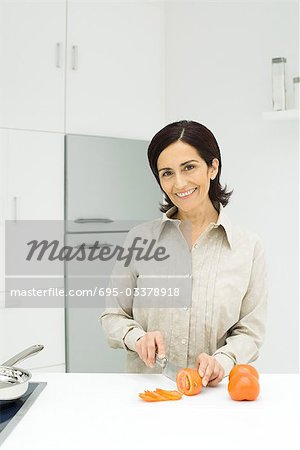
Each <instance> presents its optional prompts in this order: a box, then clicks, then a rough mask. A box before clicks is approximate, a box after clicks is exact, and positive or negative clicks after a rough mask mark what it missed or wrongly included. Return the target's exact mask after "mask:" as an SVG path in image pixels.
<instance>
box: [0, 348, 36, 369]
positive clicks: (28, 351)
mask: <svg viewBox="0 0 300 450" xmlns="http://www.w3.org/2000/svg"><path fill="white" fill-rule="evenodd" d="M43 348H44V346H43V345H32V346H31V347H28V348H26V349H25V350H23V351H22V352H20V353H18V354H17V355H15V356H13V357H12V358H10V359H8V360H7V361H5V362H4V363H3V364H2V366H14V365H15V364H16V363H18V362H20V361H23V360H24V359H27V358H29V356H32V355H34V354H35V353H38V352H40V351H41V350H43Z"/></svg>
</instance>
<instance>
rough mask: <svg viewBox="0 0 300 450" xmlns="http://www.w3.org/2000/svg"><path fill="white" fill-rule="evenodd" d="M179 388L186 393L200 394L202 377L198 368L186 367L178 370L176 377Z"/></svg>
mask: <svg viewBox="0 0 300 450" xmlns="http://www.w3.org/2000/svg"><path fill="white" fill-rule="evenodd" d="M176 383H177V387H178V390H179V391H180V392H182V393H183V394H184V395H196V394H200V392H201V390H202V378H201V377H200V375H199V372H198V370H197V369H191V368H186V369H182V370H180V371H179V372H178V374H177V377H176Z"/></svg>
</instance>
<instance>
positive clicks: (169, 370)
mask: <svg viewBox="0 0 300 450" xmlns="http://www.w3.org/2000/svg"><path fill="white" fill-rule="evenodd" d="M155 364H156V365H157V366H158V367H161V368H162V369H163V371H162V374H163V375H165V376H166V377H168V378H170V379H171V380H172V381H175V383H176V375H177V372H178V371H179V370H180V368H179V367H177V366H175V365H174V364H172V363H171V362H170V361H169V360H168V358H159V357H158V355H156V359H155Z"/></svg>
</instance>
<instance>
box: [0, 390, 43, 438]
mask: <svg viewBox="0 0 300 450" xmlns="http://www.w3.org/2000/svg"><path fill="white" fill-rule="evenodd" d="M46 384H47V383H45V382H40V383H38V382H37V383H29V384H28V389H27V391H26V392H25V394H24V395H22V397H20V398H18V399H16V400H0V445H1V444H2V443H3V441H4V439H6V438H7V436H8V435H9V433H10V432H11V431H12V430H13V428H14V427H15V426H16V425H17V423H18V422H19V421H20V420H21V419H22V417H23V416H24V414H25V413H26V412H27V411H28V409H29V408H30V406H31V405H32V404H33V403H34V401H35V400H36V399H37V397H38V395H39V394H40V393H41V392H42V390H43V389H44V388H45V386H46Z"/></svg>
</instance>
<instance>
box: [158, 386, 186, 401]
mask: <svg viewBox="0 0 300 450" xmlns="http://www.w3.org/2000/svg"><path fill="white" fill-rule="evenodd" d="M155 392H157V393H158V394H160V395H162V396H163V397H165V398H167V399H168V400H180V399H181V398H182V394H181V393H180V392H178V391H167V390H165V389H156V391H155Z"/></svg>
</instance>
